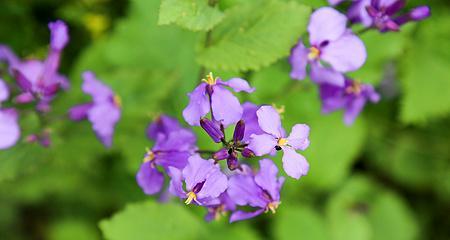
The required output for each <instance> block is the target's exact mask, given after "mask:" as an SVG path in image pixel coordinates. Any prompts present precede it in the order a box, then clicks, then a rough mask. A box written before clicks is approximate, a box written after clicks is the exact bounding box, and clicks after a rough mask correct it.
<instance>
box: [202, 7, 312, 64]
mask: <svg viewBox="0 0 450 240" xmlns="http://www.w3.org/2000/svg"><path fill="white" fill-rule="evenodd" d="M309 14H310V8H309V7H307V6H304V5H300V4H297V3H295V2H288V3H286V2H278V1H268V2H264V3H250V4H246V5H242V6H239V7H235V8H233V9H231V10H229V12H227V16H226V17H225V19H224V20H223V22H222V23H221V24H219V25H218V26H217V28H215V29H214V31H213V36H212V39H213V41H212V43H211V45H210V46H209V47H208V48H206V49H202V50H201V51H200V52H199V54H198V57H197V61H198V62H199V63H200V64H201V65H203V66H205V67H207V68H211V69H223V70H231V71H238V70H242V71H245V70H257V69H259V68H261V67H263V66H267V65H269V64H272V63H274V62H275V61H276V60H278V59H280V58H283V57H286V56H288V55H289V51H290V49H291V48H292V46H294V45H295V43H296V42H297V40H298V39H299V37H300V36H301V35H302V34H303V33H304V32H305V29H306V23H307V21H308V17H309Z"/></svg>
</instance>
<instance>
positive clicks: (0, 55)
mask: <svg viewBox="0 0 450 240" xmlns="http://www.w3.org/2000/svg"><path fill="white" fill-rule="evenodd" d="M0 62H6V63H7V64H8V65H9V67H10V68H12V67H14V66H15V65H17V64H19V63H20V59H19V58H18V57H17V56H16V54H15V53H14V52H13V51H12V50H11V48H9V47H8V46H6V45H2V44H0Z"/></svg>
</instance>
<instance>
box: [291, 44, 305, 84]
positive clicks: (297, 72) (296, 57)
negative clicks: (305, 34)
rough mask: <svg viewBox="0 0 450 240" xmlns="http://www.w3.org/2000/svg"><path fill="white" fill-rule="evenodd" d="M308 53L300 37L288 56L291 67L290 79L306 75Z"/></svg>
mask: <svg viewBox="0 0 450 240" xmlns="http://www.w3.org/2000/svg"><path fill="white" fill-rule="evenodd" d="M308 53H309V50H308V49H307V48H306V47H305V46H304V45H303V42H302V40H301V39H300V40H299V41H298V43H297V45H295V47H294V48H292V50H291V55H290V56H289V63H290V64H291V67H292V70H291V73H290V76H291V78H292V79H296V80H302V79H304V78H305V77H306V65H307V63H308Z"/></svg>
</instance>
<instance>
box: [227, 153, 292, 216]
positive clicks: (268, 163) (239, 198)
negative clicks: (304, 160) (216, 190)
mask: <svg viewBox="0 0 450 240" xmlns="http://www.w3.org/2000/svg"><path fill="white" fill-rule="evenodd" d="M259 166H260V170H259V172H258V173H256V174H255V175H253V174H252V173H247V174H245V173H244V174H235V175H233V176H231V177H230V179H229V186H228V189H227V193H228V195H229V196H230V198H231V199H232V200H233V202H234V203H236V205H239V206H246V205H249V206H251V207H255V208H258V210H256V211H254V212H244V211H241V210H238V211H235V212H234V213H233V214H232V215H231V217H230V222H235V221H240V220H245V219H249V218H252V217H255V216H258V215H260V214H261V213H263V212H268V211H271V212H272V213H275V210H276V209H277V208H278V206H279V205H280V203H281V201H280V190H281V187H282V186H283V183H284V178H283V177H277V174H278V168H277V166H276V165H275V164H274V163H273V162H272V160H270V159H262V160H260V161H259Z"/></svg>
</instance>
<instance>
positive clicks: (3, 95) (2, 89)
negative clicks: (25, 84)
mask: <svg viewBox="0 0 450 240" xmlns="http://www.w3.org/2000/svg"><path fill="white" fill-rule="evenodd" d="M8 98H9V88H8V86H7V85H6V83H5V81H3V79H1V78H0V103H1V102H3V101H6V100H8Z"/></svg>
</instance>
